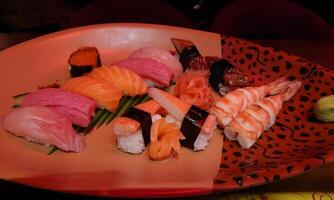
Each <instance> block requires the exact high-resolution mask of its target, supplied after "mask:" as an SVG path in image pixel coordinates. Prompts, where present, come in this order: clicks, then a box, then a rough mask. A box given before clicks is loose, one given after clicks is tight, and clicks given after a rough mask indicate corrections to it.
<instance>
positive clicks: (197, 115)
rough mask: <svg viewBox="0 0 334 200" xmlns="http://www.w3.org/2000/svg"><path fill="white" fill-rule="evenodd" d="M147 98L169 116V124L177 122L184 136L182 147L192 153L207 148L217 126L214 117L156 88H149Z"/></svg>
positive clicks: (167, 117)
mask: <svg viewBox="0 0 334 200" xmlns="http://www.w3.org/2000/svg"><path fill="white" fill-rule="evenodd" d="M149 96H150V97H151V98H153V99H154V100H155V101H157V102H158V103H159V104H160V105H161V106H162V107H163V108H164V109H166V111H167V112H168V113H169V114H170V116H169V115H167V116H166V119H168V121H169V122H172V121H175V122H179V123H178V124H179V126H180V127H179V128H180V129H181V132H182V134H183V135H184V136H185V139H184V140H182V141H181V145H182V146H184V147H186V148H189V149H192V150H194V151H199V150H204V149H205V148H206V147H207V146H208V143H209V141H210V139H211V137H212V135H213V130H214V129H215V128H216V125H217V122H216V117H215V116H214V115H211V114H209V113H208V112H206V111H205V110H202V109H200V108H198V107H196V106H194V105H191V104H188V103H185V102H183V101H181V100H180V99H179V98H177V97H175V96H173V95H171V94H169V93H167V92H165V91H162V90H159V89H157V88H150V89H149Z"/></svg>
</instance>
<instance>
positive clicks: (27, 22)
mask: <svg viewBox="0 0 334 200" xmlns="http://www.w3.org/2000/svg"><path fill="white" fill-rule="evenodd" d="M236 2H237V4H239V5H237V6H239V7H240V12H245V9H248V8H247V7H248V6H249V2H251V3H252V4H253V5H255V4H262V5H263V6H262V7H261V6H260V7H256V6H254V7H255V8H254V9H255V12H254V9H253V10H252V11H251V12H252V13H258V14H259V15H260V16H261V14H262V13H263V18H261V22H260V24H262V25H263V26H262V27H266V30H265V31H264V30H262V29H263V28H260V29H261V31H262V32H254V31H253V32H251V33H247V31H245V29H246V30H249V29H250V28H249V27H244V28H241V29H240V27H238V29H237V31H236V30H235V26H237V25H240V24H243V23H242V20H243V19H242V18H241V20H239V21H236V22H234V24H235V25H234V26H233V31H231V30H230V29H231V28H229V30H226V28H225V29H222V28H219V27H218V28H217V27H212V25H213V24H214V23H215V24H218V26H223V25H220V24H219V22H220V21H224V20H221V19H219V16H218V13H219V12H220V11H224V12H226V10H224V9H229V7H228V6H229V5H231V4H233V3H236ZM240 2H241V3H240ZM268 2H269V4H268ZM270 2H272V3H273V5H270ZM247 3H248V5H247ZM275 3H276V4H275ZM277 3H279V4H280V5H283V9H282V8H281V7H280V8H277V9H278V10H275V7H277V6H276V5H277ZM243 4H245V5H243ZM267 4H268V5H267ZM285 4H290V5H287V7H288V8H287V9H284V6H285ZM291 4H294V5H297V6H299V7H300V8H301V9H305V11H306V12H307V14H306V15H309V14H310V13H311V14H314V16H319V19H321V20H323V22H319V19H317V20H318V21H317V20H316V21H317V22H315V24H319V26H324V24H325V26H328V27H333V26H334V17H333V13H334V12H333V11H332V9H331V8H332V6H331V1H324V0H320V1H319V0H306V1H302V0H290V1H288V0H251V1H249V0H140V1H137V0H121V1H119V0H109V1H107V0H95V1H94V0H51V1H43V0H30V1H24V0H0V32H40V33H49V32H54V31H58V30H62V29H65V28H69V27H75V26H81V25H87V24H97V23H108V22H144V23H159V24H166V25H174V26H183V27H189V28H196V29H202V30H208V31H213V32H221V33H224V32H226V34H231V35H236V36H241V37H248V38H255V37H258V38H263V37H266V38H277V37H282V34H281V33H280V34H277V33H276V32H275V31H273V30H269V32H268V30H267V29H270V28H271V26H268V24H269V25H270V21H272V22H273V23H274V24H276V25H277V24H281V23H282V24H283V25H284V26H285V27H284V28H281V27H280V29H281V30H282V29H284V30H285V29H287V30H286V31H289V30H288V29H289V27H295V26H296V25H293V24H292V25H291V24H289V23H291V22H290V20H289V19H294V20H295V21H297V22H294V23H298V24H305V23H309V22H310V21H312V19H310V18H312V17H309V16H306V17H305V16H304V13H303V12H304V11H303V10H302V11H300V10H298V12H296V11H295V10H294V9H295V8H291ZM268 8H270V9H273V10H274V12H273V11H271V10H270V11H267V13H266V10H267V9H268ZM256 9H257V10H256ZM238 12H239V11H238V10H236V11H233V12H232V13H234V15H235V16H233V14H232V17H231V18H232V19H233V20H235V19H236V18H238V17H240V16H239V13H238ZM268 12H272V14H271V15H270V16H269V17H268ZM286 13H288V14H286ZM300 13H301V15H302V16H301V17H300V19H297V18H298V17H299V14H300ZM248 17H250V19H253V21H250V22H249V20H248V21H246V22H245V23H244V24H251V23H254V24H258V23H257V22H258V21H259V19H258V18H256V17H253V18H252V16H249V15H248V16H247V18H248ZM271 18H274V19H271ZM304 18H305V20H304V21H302V22H300V21H301V19H304ZM266 20H267V22H266ZM298 20H299V21H298ZM230 21H231V20H230ZM240 21H241V23H240ZM222 23H223V22H222ZM231 23H233V22H231ZM321 23H323V24H321ZM216 26H217V25H216ZM229 26H231V25H229ZM249 26H254V25H252V24H251V25H249ZM304 26H306V27H307V28H309V27H310V26H312V31H316V30H317V29H318V28H317V27H316V26H315V25H314V23H312V25H310V24H306V25H303V26H302V25H301V28H299V29H298V30H300V31H301V32H303V31H304V32H306V33H305V34H306V35H307V34H308V32H310V31H308V29H305V27H304ZM225 27H226V26H225ZM328 27H326V30H327V29H328ZM258 29H259V28H256V30H258ZM292 29H293V30H290V32H296V30H295V29H296V28H292ZM319 29H320V30H319V31H321V29H322V28H319ZM298 30H297V32H298ZM305 30H306V31H305ZM263 31H264V32H263ZM312 31H311V32H312ZM327 31H328V30H327ZM240 32H243V33H240ZM322 32H326V31H322ZM298 34H299V35H301V34H300V33H298ZM283 35H284V34H283ZM295 35H296V34H295ZM313 35H314V34H313ZM333 35H334V34H333ZM284 37H287V36H284ZM284 37H283V38H284ZM289 37H291V36H289ZM312 37H314V36H312ZM316 37H318V36H316ZM294 38H295V36H294Z"/></svg>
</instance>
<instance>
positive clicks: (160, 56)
mask: <svg viewBox="0 0 334 200" xmlns="http://www.w3.org/2000/svg"><path fill="white" fill-rule="evenodd" d="M129 58H151V59H153V60H156V61H158V62H160V63H162V64H164V65H166V66H167V67H169V68H170V69H171V70H172V71H173V74H174V78H173V80H174V81H175V80H176V79H177V77H178V76H179V75H180V74H182V72H183V68H182V65H181V63H180V62H179V61H178V60H177V58H176V57H175V56H173V55H172V54H171V53H170V52H169V51H166V50H164V49H159V48H155V47H143V48H140V49H138V50H136V51H134V52H133V53H131V54H130V56H129Z"/></svg>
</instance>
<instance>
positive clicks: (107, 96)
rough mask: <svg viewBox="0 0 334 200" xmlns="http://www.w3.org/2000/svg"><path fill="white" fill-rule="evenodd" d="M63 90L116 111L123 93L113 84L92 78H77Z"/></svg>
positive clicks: (69, 81)
mask: <svg viewBox="0 0 334 200" xmlns="http://www.w3.org/2000/svg"><path fill="white" fill-rule="evenodd" d="M61 89H63V90H65V91H68V92H73V93H75V94H79V95H82V96H86V97H89V98H91V99H94V100H96V101H97V102H98V103H99V104H100V105H101V106H102V107H105V108H106V109H108V110H110V111H114V110H115V109H116V108H117V106H118V103H119V100H120V99H121V98H122V96H123V93H122V92H121V91H120V90H119V89H117V87H116V86H115V85H113V84H111V83H108V82H106V81H104V80H102V79H96V78H92V77H84V76H82V77H77V78H72V79H70V80H68V81H67V82H66V83H65V84H64V85H63V86H62V87H61Z"/></svg>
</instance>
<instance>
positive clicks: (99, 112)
mask: <svg viewBox="0 0 334 200" xmlns="http://www.w3.org/2000/svg"><path fill="white" fill-rule="evenodd" d="M105 110H106V109H98V110H97V111H96V113H95V116H94V118H93V119H92V121H90V123H89V124H88V126H87V128H86V130H85V133H84V134H85V135H86V134H87V133H89V132H90V131H91V130H93V128H94V127H95V125H96V124H97V123H98V122H99V120H100V118H101V116H102V114H103V113H104V111H105Z"/></svg>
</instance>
